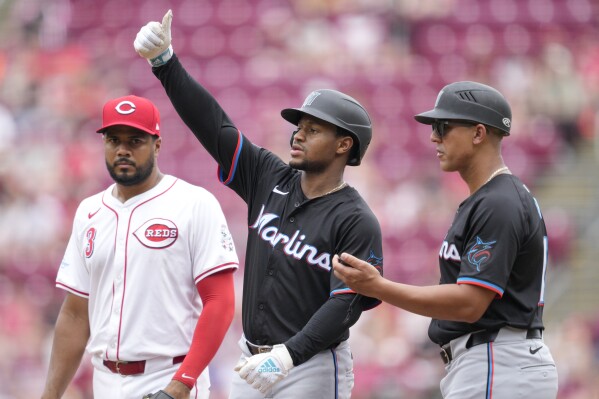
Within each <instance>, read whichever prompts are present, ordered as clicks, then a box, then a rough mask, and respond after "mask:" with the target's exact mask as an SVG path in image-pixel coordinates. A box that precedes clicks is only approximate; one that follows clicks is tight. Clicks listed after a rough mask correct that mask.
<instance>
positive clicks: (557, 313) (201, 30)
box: [0, 0, 599, 399]
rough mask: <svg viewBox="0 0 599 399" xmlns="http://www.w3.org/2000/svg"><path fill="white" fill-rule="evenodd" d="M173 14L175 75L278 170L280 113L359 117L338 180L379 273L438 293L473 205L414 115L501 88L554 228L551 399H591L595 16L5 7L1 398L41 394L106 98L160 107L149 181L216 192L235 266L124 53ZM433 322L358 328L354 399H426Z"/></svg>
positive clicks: (185, 1) (282, 130) (362, 0)
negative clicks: (454, 86) (334, 103)
mask: <svg viewBox="0 0 599 399" xmlns="http://www.w3.org/2000/svg"><path fill="white" fill-rule="evenodd" d="M168 8H172V9H173V12H174V22H173V44H174V48H175V51H176V52H177V54H178V55H179V56H180V58H181V59H182V61H183V63H184V64H185V65H186V67H187V69H188V70H189V71H190V72H191V73H192V74H193V75H194V76H195V77H196V78H197V79H198V80H199V81H201V82H202V83H203V84H204V85H205V86H206V87H207V88H208V89H209V90H211V91H212V93H213V94H214V95H215V96H216V97H217V98H218V99H219V100H220V102H221V103H222V105H223V106H224V107H225V109H226V110H227V111H228V113H229V115H230V116H231V117H232V118H233V120H234V121H235V122H236V124H237V126H238V127H239V128H240V129H241V130H242V131H243V132H244V133H245V134H247V135H248V136H249V137H250V138H251V139H252V140H253V141H254V142H255V143H257V144H260V145H261V146H263V147H267V148H270V149H272V150H274V151H275V152H276V153H278V154H279V155H281V156H282V157H283V159H288V140H289V134H290V133H291V131H292V127H291V126H290V125H289V124H287V123H286V122H285V121H284V120H283V119H282V118H281V117H280V115H279V111H280V110H281V109H282V108H283V107H287V106H298V105H300V104H301V101H303V99H304V97H305V96H306V95H307V93H308V92H309V91H311V90H312V89H315V88H322V87H329V88H336V89H339V90H342V91H345V92H348V93H350V94H351V95H352V96H354V97H356V98H357V99H358V100H359V101H361V102H362V104H363V105H365V106H366V108H367V109H368V110H369V112H370V113H371V116H372V119H373V121H374V138H373V142H372V144H371V146H370V149H369V150H368V152H367V154H366V156H365V159H364V162H363V164H362V166H360V167H359V168H349V169H348V171H347V173H346V179H347V180H348V181H349V182H350V184H351V185H353V186H355V187H356V188H357V189H358V190H360V192H361V193H362V194H363V195H364V197H365V198H366V200H367V201H368V202H369V204H370V205H371V207H372V208H373V210H374V211H375V213H376V214H377V216H378V218H379V220H380V222H381V226H382V229H383V235H384V238H385V241H384V255H385V273H386V275H387V276H388V277H389V278H391V279H393V280H397V281H403V282H407V283H412V284H436V283H437V281H438V270H437V261H436V258H437V253H438V248H439V245H440V242H441V240H442V238H443V236H444V234H445V231H446V229H447V228H448V226H449V223H450V221H451V218H452V215H453V212H454V211H455V208H456V207H457V205H458V204H459V202H460V201H461V200H462V199H463V198H464V197H465V196H466V195H467V190H466V187H465V185H464V184H463V183H462V182H461V180H460V178H459V176H457V175H453V174H445V175H442V173H441V172H440V171H439V167H438V162H437V160H436V158H435V156H434V149H433V146H432V145H431V144H430V143H429V131H428V129H426V127H423V126H421V125H418V124H416V123H415V122H414V121H413V119H412V115H414V114H415V113H417V112H420V111H422V110H425V109H428V108H430V107H431V106H432V105H433V103H434V99H435V98H436V94H437V92H438V90H439V89H440V88H441V87H443V86H444V85H445V84H447V83H449V82H451V81H455V80H477V81H481V82H485V83H487V84H490V85H492V86H495V87H497V88H498V89H500V91H502V92H503V93H504V95H505V96H506V97H507V98H508V99H509V101H510V102H511V104H512V108H513V113H514V116H513V133H512V135H511V136H510V137H509V138H507V139H506V140H505V148H504V155H505V158H506V162H507V164H508V165H509V166H510V168H511V170H512V171H513V172H514V173H516V174H518V175H519V176H520V177H521V178H522V180H524V181H525V183H527V184H528V185H529V186H530V187H531V188H532V190H533V192H534V193H535V195H536V197H537V199H538V200H539V202H540V204H541V207H542V209H543V210H544V214H545V219H546V221H547V224H548V228H549V234H550V249H551V252H550V269H549V276H548V288H547V303H546V310H545V321H546V325H547V332H546V340H547V342H548V343H549V344H550V345H551V348H552V351H553V354H554V356H555V359H556V361H557V364H558V369H559V377H560V394H559V398H560V399H592V398H595V399H596V398H599V310H598V308H599V307H598V304H599V291H598V290H597V283H598V282H599V268H598V267H597V265H596V262H597V259H599V246H598V245H597V244H596V243H597V242H598V241H599V173H598V168H599V141H598V139H599V40H598V39H599V2H598V1H597V0H286V1H285V0H173V1H166V0H152V1H150V0H129V1H121V0H12V1H11V0H1V1H0V37H1V38H2V40H1V41H0V354H1V355H0V399H12V398H31V397H36V396H39V394H40V393H41V390H42V387H43V384H44V380H45V374H46V369H47V362H48V354H49V349H50V342H51V341H50V340H51V337H52V334H53V324H54V321H55V319H56V315H57V313H58V310H59V307H60V305H61V303H62V300H63V298H64V293H63V292H62V291H61V290H59V289H57V288H55V287H54V284H53V282H54V278H55V275H56V271H57V268H58V265H59V264H60V260H61V258H62V255H63V251H64V248H65V246H66V243H67V239H68V236H69V234H70V230H71V223H72V217H73V214H74V211H75V208H76V206H77V204H78V203H79V201H80V200H81V199H83V198H84V197H86V196H88V195H91V194H93V193H96V192H98V191H100V190H102V189H103V188H104V187H106V186H107V185H108V184H109V183H111V181H110V179H109V176H108V174H107V173H106V170H105V166H104V161H103V152H102V151H103V150H102V146H101V143H100V138H99V136H98V135H96V134H95V133H94V131H95V130H96V128H97V127H99V126H100V116H101V115H100V114H101V107H102V105H103V103H104V102H105V101H106V100H107V99H109V98H112V97H115V96H120V95H125V94H129V93H132V94H136V95H141V96H147V97H148V98H150V99H151V100H153V101H154V102H155V103H156V104H157V105H158V106H159V108H160V110H161V113H162V120H163V122H162V127H163V132H164V133H163V135H164V138H163V140H164V145H163V150H162V152H161V157H160V166H161V169H162V171H163V172H166V173H170V174H174V175H177V176H179V177H181V178H184V179H186V180H188V181H190V182H192V183H195V184H199V185H202V186H204V187H206V188H208V189H209V190H211V191H212V192H213V193H215V195H216V196H217V197H218V199H219V200H220V202H221V204H222V206H223V209H224V212H225V214H226V215H227V217H228V220H229V224H230V227H231V230H232V233H233V235H234V237H235V241H236V245H237V248H238V252H239V254H240V256H241V257H242V258H243V254H244V252H245V237H246V226H247V225H246V223H247V222H246V218H245V214H246V207H245V204H244V203H243V202H242V201H241V200H239V199H238V198H237V197H235V196H234V195H233V193H232V192H231V191H230V190H228V189H226V188H224V187H222V186H221V185H220V184H219V183H218V181H217V179H216V166H215V163H214V162H213V161H212V159H209V158H208V156H207V155H206V153H205V152H204V150H203V149H202V148H201V146H200V144H199V143H197V142H196V140H195V139H194V138H193V136H192V134H191V133H189V132H188V130H187V128H186V127H185V126H184V125H183V124H182V123H181V122H180V120H179V119H178V117H177V115H176V114H175V113H174V111H173V109H172V107H171V105H170V103H169V101H168V99H167V98H166V95H165V94H164V92H163V89H162V88H161V86H160V85H159V83H158V81H157V79H155V78H154V76H153V75H152V73H151V71H150V68H149V66H148V65H147V63H146V62H145V61H144V60H143V59H141V58H139V57H138V56H137V55H136V54H135V52H134V51H133V47H132V42H133V39H134V37H135V34H136V33H137V31H138V30H139V28H140V27H141V26H142V25H143V24H145V23H146V22H148V21H150V20H161V18H162V16H163V14H164V12H165V11H166V10H167V9H168ZM242 273H243V271H242V270H240V271H239V272H238V273H237V296H238V298H240V297H241V290H242V287H241V280H242V279H241V277H242ZM238 304H239V305H240V301H238ZM240 309H241V307H240V306H238V312H237V316H236V318H235V320H234V322H233V325H232V327H231V329H230V331H229V333H228V335H227V337H226V340H225V343H224V344H223V345H222V347H221V348H220V350H219V352H218V354H217V357H216V359H215V360H214V362H213V364H212V379H213V385H214V390H213V392H214V393H213V395H212V398H213V399H221V398H226V397H227V394H228V382H229V380H230V377H231V372H232V371H231V369H232V367H233V365H234V363H235V361H236V358H237V356H238V348H237V345H236V341H237V339H238V337H239V335H240V333H241V330H240V328H241V327H240V317H239V316H240V315H239V313H240ZM427 324H428V319H426V318H423V317H420V316H415V315H411V314H409V313H407V312H404V311H400V310H398V309H394V308H392V307H391V306H389V305H382V306H379V307H378V308H377V309H375V310H372V311H369V312H367V313H365V314H364V315H363V316H362V318H361V319H360V321H359V323H358V324H357V325H356V326H354V327H353V328H352V336H351V338H350V339H351V340H352V345H353V349H354V358H355V369H356V386H355V390H354V397H355V398H357V399H386V398H400V399H401V398H411V399H436V398H440V395H439V389H438V382H439V380H440V378H441V376H442V375H443V373H444V370H443V365H442V362H441V360H440V358H439V356H438V348H436V347H435V346H434V345H432V344H431V343H430V342H429V341H428V338H427V336H426V328H427ZM91 374H92V370H91V366H90V364H89V363H88V361H87V359H84V361H83V363H82V365H81V367H80V369H79V372H78V373H77V375H76V378H75V380H74V381H73V383H72V384H71V387H70V388H69V391H68V393H67V395H66V396H65V397H67V398H77V399H79V398H81V399H83V398H91V393H90V392H91V387H90V381H91V379H90V377H91Z"/></svg>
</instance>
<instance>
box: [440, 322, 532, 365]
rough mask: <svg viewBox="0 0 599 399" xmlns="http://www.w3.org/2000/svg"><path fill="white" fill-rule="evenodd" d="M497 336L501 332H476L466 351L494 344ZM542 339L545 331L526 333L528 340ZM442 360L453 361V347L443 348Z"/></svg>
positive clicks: (471, 337)
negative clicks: (478, 346)
mask: <svg viewBox="0 0 599 399" xmlns="http://www.w3.org/2000/svg"><path fill="white" fill-rule="evenodd" d="M497 334H499V330H490V331H489V330H484V331H477V332H474V333H472V334H470V337H469V338H468V341H466V349H470V348H472V347H473V346H476V345H482V344H488V343H489V342H494V341H495V338H497ZM542 337H543V331H542V330H541V329H540V328H531V329H529V330H527V331H526V339H541V338H542ZM441 359H443V363H445V364H447V363H449V362H451V361H452V360H453V355H452V353H451V345H450V344H449V343H446V344H445V345H443V346H441Z"/></svg>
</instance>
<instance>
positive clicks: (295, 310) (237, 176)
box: [154, 56, 383, 349]
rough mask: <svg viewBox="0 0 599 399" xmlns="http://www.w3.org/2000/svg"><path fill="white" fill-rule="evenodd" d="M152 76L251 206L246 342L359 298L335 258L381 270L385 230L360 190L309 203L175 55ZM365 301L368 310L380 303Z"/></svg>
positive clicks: (275, 336)
mask: <svg viewBox="0 0 599 399" xmlns="http://www.w3.org/2000/svg"><path fill="white" fill-rule="evenodd" d="M154 73H155V74H156V76H158V78H159V79H160V80H161V82H162V84H163V85H164V87H165V89H166V92H167V94H168V95H169V97H170V99H171V102H172V103H173V105H174V106H175V109H176V110H177V112H178V113H179V115H180V116H181V118H182V119H183V121H184V122H185V123H186V124H187V125H188V126H189V127H190V129H191V130H192V131H193V133H194V134H195V136H196V137H197V138H198V139H199V140H200V141H201V142H202V145H203V146H204V147H205V148H206V150H207V151H208V152H209V153H210V154H211V155H212V157H213V158H215V159H216V161H217V162H218V165H219V176H220V179H221V181H222V182H223V183H224V184H226V185H227V186H228V187H230V188H231V189H233V190H234V191H235V192H236V193H237V194H238V195H239V196H240V197H241V198H243V200H244V201H245V202H246V203H247V205H248V239H247V248H246V257H245V270H244V288H243V303H242V310H243V311H242V319H243V331H244V334H245V336H246V338H247V339H248V340H250V341H251V342H253V343H255V344H260V345H272V344H278V343H283V342H285V341H287V340H288V339H290V338H291V337H293V336H294V335H295V334H297V333H298V332H299V331H300V330H302V328H304V326H305V325H306V324H307V323H308V321H309V320H310V319H311V318H312V316H313V315H314V314H315V313H316V312H317V311H318V310H319V309H320V308H321V307H322V306H323V305H324V304H325V303H326V302H327V301H328V300H329V299H330V298H331V297H335V296H336V295H344V294H350V295H352V296H355V295H356V294H355V293H354V292H353V291H351V290H350V289H349V288H348V287H347V286H346V285H345V284H344V283H343V282H341V281H340V280H339V279H337V278H336V277H335V276H334V274H333V272H332V257H333V255H334V254H339V253H341V252H348V253H352V254H354V255H355V256H358V257H360V258H362V259H368V261H369V262H370V263H371V264H373V265H374V266H376V267H377V268H379V270H380V271H381V272H382V267H383V264H382V257H383V255H382V238H381V231H380V226H379V223H378V221H377V219H376V217H375V216H374V214H373V213H372V211H371V210H370V208H369V207H368V205H367V204H366V203H365V201H364V200H363V199H362V198H361V196H360V195H359V194H358V192H357V191H356V190H355V189H353V188H352V187H349V186H348V187H345V188H343V189H341V190H339V191H336V192H334V193H331V194H329V195H325V196H322V197H318V198H314V199H308V198H306V197H305V196H304V194H303V192H302V189H301V186H300V177H301V172H300V171H298V170H295V169H293V168H291V167H290V166H289V165H287V164H286V163H284V162H283V161H282V160H281V159H280V158H278V157H277V156H276V155H275V154H273V153H272V152H270V151H268V150H266V149H263V148H260V147H258V146H256V145H254V144H253V143H252V142H250V140H249V139H248V138H247V137H246V136H245V135H243V134H242V133H241V132H240V131H239V130H238V129H237V128H236V127H235V126H234V125H233V123H232V122H231V121H230V120H229V118H228V116H227V115H226V114H225V112H224V111H223V110H222V109H221V107H220V106H219V105H218V103H217V102H216V100H215V99H214V98H213V97H212V96H211V95H210V94H209V93H208V92H207V91H206V90H205V89H204V88H203V87H202V86H200V85H199V84H198V83H197V82H196V81H195V80H194V79H193V78H191V77H190V76H189V75H188V74H187V72H186V71H185V70H184V69H183V67H182V66H181V64H180V62H179V60H178V59H177V57H176V56H174V57H173V58H172V59H171V60H170V61H169V63H167V64H166V65H165V66H163V67H160V68H154ZM291 130H292V129H290V132H291ZM360 300H361V305H362V308H363V309H366V308H370V307H373V306H375V305H377V304H378V303H379V301H377V300H374V299H372V298H360ZM325 327H326V326H324V325H323V326H322V328H325ZM340 332H341V334H340V335H339V336H338V337H336V338H338V340H343V339H347V337H348V336H349V331H348V328H343V329H341V330H340ZM322 349H324V348H322Z"/></svg>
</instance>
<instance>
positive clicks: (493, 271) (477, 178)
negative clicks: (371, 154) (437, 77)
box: [333, 82, 557, 399]
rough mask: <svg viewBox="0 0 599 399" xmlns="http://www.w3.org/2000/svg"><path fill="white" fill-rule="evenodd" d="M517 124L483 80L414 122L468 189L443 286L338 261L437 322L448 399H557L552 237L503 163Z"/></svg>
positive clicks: (351, 275) (461, 86)
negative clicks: (427, 130)
mask: <svg viewBox="0 0 599 399" xmlns="http://www.w3.org/2000/svg"><path fill="white" fill-rule="evenodd" d="M511 117H512V116H511V110H510V106H509V104H508V103H507V101H506V100H505V98H504V97H503V95H501V94H500V93H499V92H498V91H497V90H495V89H494V88H491V87H489V86H486V85H483V84H480V83H476V82H457V83H452V84H450V85H447V86H445V87H444V88H443V89H442V90H441V92H440V93H439V95H438V97H437V101H436V104H435V108H434V109H433V110H431V111H428V112H424V113H421V114H419V115H416V116H415V118H416V120H417V121H418V122H420V123H423V124H426V125H432V128H433V131H432V135H431V141H432V142H433V143H434V144H435V147H436V152H437V158H438V159H439V162H440V164H441V169H442V170H443V171H446V172H454V171H455V172H459V173H460V176H461V177H462V179H463V180H464V181H465V182H466V184H467V185H468V188H469V190H470V196H469V197H468V198H466V199H465V200H464V201H463V202H462V203H461V204H460V206H459V207H458V210H457V212H456V215H455V218H454V220H453V223H452V225H451V227H450V228H449V231H448V232H447V235H446V236H445V239H444V241H443V244H442V245H441V249H440V251H439V268H440V271H441V281H440V285H438V286H430V287H415V286H409V285H405V284H400V283H394V282H391V281H389V280H386V279H384V278H382V277H381V276H380V275H379V274H378V273H376V272H374V270H371V269H373V268H372V267H370V265H367V264H365V263H364V262H362V261H360V260H359V259H358V258H357V257H354V256H351V255H349V254H342V255H341V256H340V258H338V257H335V259H334V261H333V263H334V274H335V275H337V276H338V277H339V278H340V279H341V280H343V281H345V282H346V283H347V284H348V285H349V286H350V287H351V288H353V289H354V290H355V291H356V292H359V293H362V294H364V295H368V296H371V297H375V298H378V299H381V300H383V301H385V302H388V303H390V304H393V305H395V306H398V307H401V308H403V309H405V310H408V311H410V312H414V313H417V314H420V315H424V316H428V317H432V321H431V324H430V327H429V337H430V339H431V340H432V341H433V342H435V343H437V344H439V345H440V347H441V357H442V359H443V361H444V362H445V364H446V366H445V368H446V371H447V375H446V377H445V378H443V380H442V381H441V392H442V394H443V397H444V398H446V399H468V398H472V399H484V398H488V399H491V398H493V399H499V398H502V399H513V398H535V399H549V398H555V397H556V395H557V371H556V368H555V363H554V361H553V358H552V356H551V353H550V351H549V348H547V346H546V345H545V343H544V342H543V338H542V335H543V329H544V327H543V320H542V317H543V304H544V295H545V273H546V270H547V232H546V230H545V223H544V221H543V215H542V214H541V210H540V208H539V204H538V203H537V201H536V200H535V198H534V197H533V196H532V195H531V193H530V191H529V190H528V188H527V187H526V186H525V185H524V184H523V183H522V182H521V181H520V180H519V179H518V178H517V177H516V176H514V175H512V174H511V173H510V170H509V169H508V167H507V166H505V164H504V162H503V159H502V156H501V141H502V139H503V137H505V136H508V135H509V134H510V127H511ZM340 260H341V261H342V262H344V263H345V264H342V263H340ZM348 266H351V267H348Z"/></svg>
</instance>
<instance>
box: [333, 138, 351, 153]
mask: <svg viewBox="0 0 599 399" xmlns="http://www.w3.org/2000/svg"><path fill="white" fill-rule="evenodd" d="M353 145H354V139H353V137H351V136H343V137H339V140H337V154H345V153H349V152H350V151H351V149H352V147H353Z"/></svg>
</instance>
